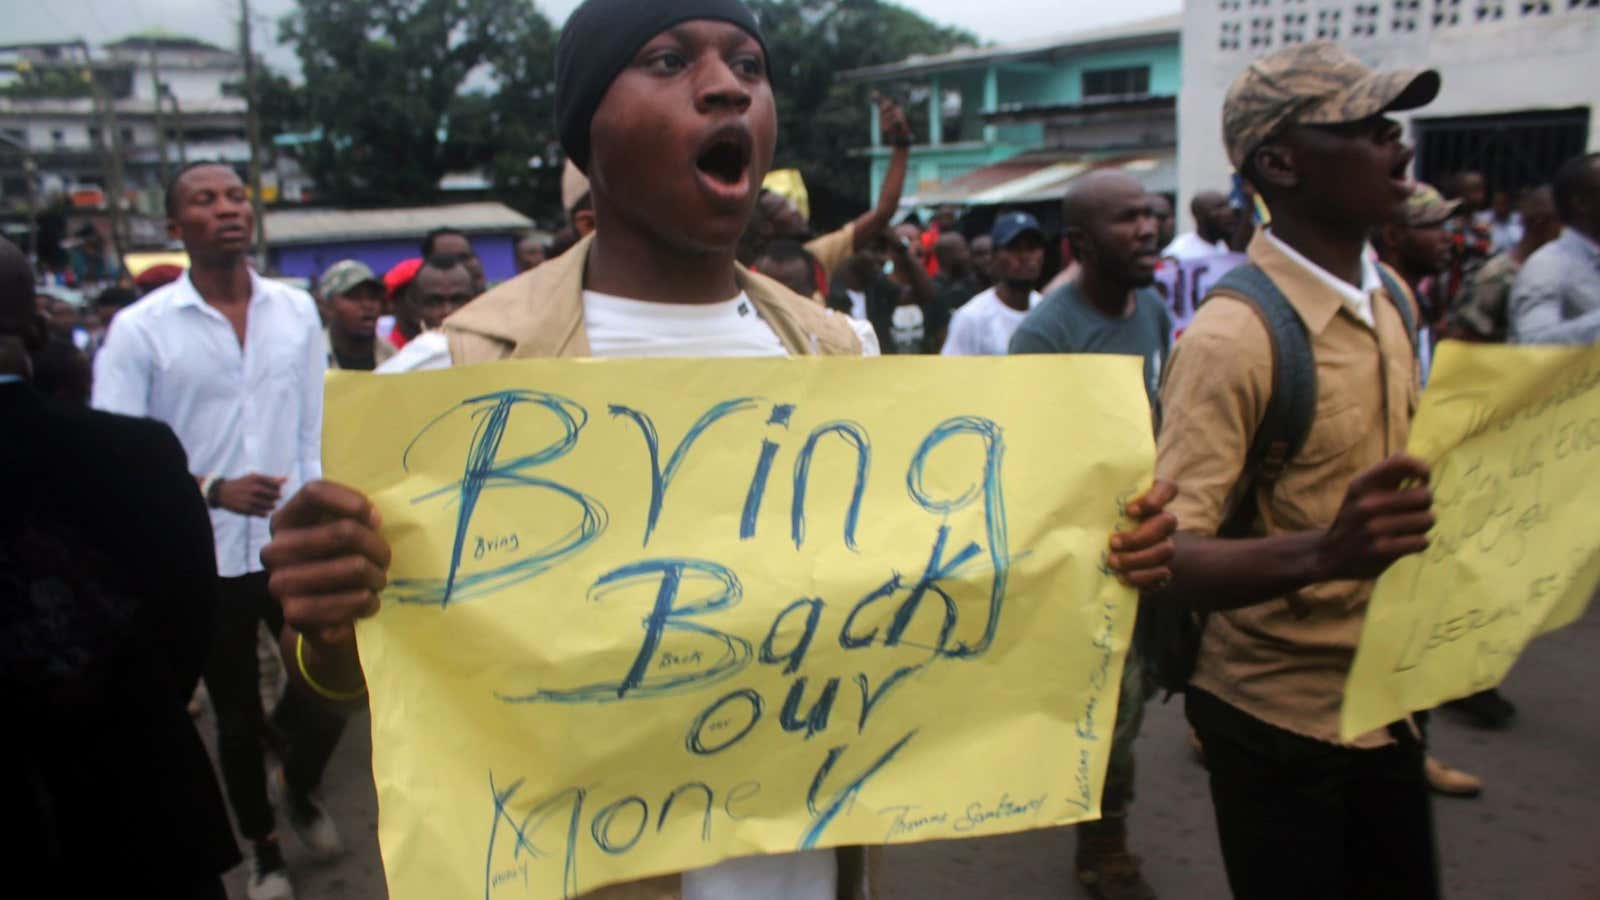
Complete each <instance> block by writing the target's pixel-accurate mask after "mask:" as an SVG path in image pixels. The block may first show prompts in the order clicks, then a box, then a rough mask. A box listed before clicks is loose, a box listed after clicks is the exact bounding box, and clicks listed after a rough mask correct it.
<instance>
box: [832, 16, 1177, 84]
mask: <svg viewBox="0 0 1600 900" xmlns="http://www.w3.org/2000/svg"><path fill="white" fill-rule="evenodd" d="M1182 29H1183V14H1182V13H1174V14H1172V15H1166V16H1156V17H1154V18H1149V19H1139V20H1136V21H1133V22H1124V23H1122V24H1121V25H1111V26H1107V27H1105V28H1091V29H1088V30H1086V31H1074V32H1069V33H1067V34H1057V35H1055V36H1053V37H1048V38H1038V39H1035V40H1031V41H1022V42H1019V43H1015V44H1004V45H1001V46H998V47H965V48H962V49H960V50H952V51H950V52H949V53H941V54H938V55H937V56H920V55H919V56H911V57H907V58H906V59H903V60H901V61H899V62H894V63H886V64H884V65H880V66H866V67H863V68H860V69H850V70H848V71H845V72H840V73H839V78H840V80H842V81H874V80H880V79H884V78H899V77H904V76H908V75H918V74H922V73H926V72H934V71H939V70H943V69H954V68H960V67H962V66H970V65H972V64H974V63H984V62H1001V61H1005V60H1012V59H1018V58H1026V57H1036V56H1050V55H1054V54H1057V53H1060V52H1062V51H1066V50H1084V49H1088V48H1090V47H1097V46H1100V45H1103V44H1118V43H1125V42H1129V41H1135V40H1139V39H1143V38H1155V37H1171V38H1172V39H1173V40H1174V41H1176V40H1177V39H1178V35H1179V32H1180V31H1182Z"/></svg>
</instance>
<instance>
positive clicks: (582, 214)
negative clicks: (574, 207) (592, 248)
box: [572, 209, 594, 237]
mask: <svg viewBox="0 0 1600 900" xmlns="http://www.w3.org/2000/svg"><path fill="white" fill-rule="evenodd" d="M572 228H573V230H574V231H576V232H578V236H579V237H588V236H589V235H591V234H593V233H594V210H592V209H580V210H578V211H577V212H575V213H573V214H572Z"/></svg>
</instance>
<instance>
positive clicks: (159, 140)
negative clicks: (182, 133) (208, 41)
mask: <svg viewBox="0 0 1600 900" xmlns="http://www.w3.org/2000/svg"><path fill="white" fill-rule="evenodd" d="M149 40H150V90H151V93H152V94H153V95H154V96H155V98H156V148H157V150H158V151H159V152H160V156H159V159H160V162H161V169H160V171H161V184H162V186H163V187H164V186H165V185H166V183H167V179H168V177H170V176H169V173H168V171H167V125H166V121H165V119H164V118H163V117H162V115H161V93H162V91H161V70H160V69H157V68H156V41H155V38H150V39H149Z"/></svg>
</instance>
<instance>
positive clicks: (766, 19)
mask: <svg viewBox="0 0 1600 900" xmlns="http://www.w3.org/2000/svg"><path fill="white" fill-rule="evenodd" d="M747 2H749V3H750V7H751V8H752V9H753V10H755V12H756V15H757V16H759V17H760V20H761V30H762V32H763V33H764V34H765V35H766V39H767V44H768V49H769V50H770V51H771V58H772V60H771V61H772V87H773V91H774V93H775V94H776V98H777V103H778V153H777V160H776V161H775V165H776V166H779V167H790V166H792V167H795V168H798V169H799V170H800V172H801V174H802V175H804V176H805V179H806V187H807V189H808V191H809V192H810V194H811V218H812V220H813V223H814V224H816V225H818V226H821V227H831V226H835V225H839V224H841V223H843V222H845V221H847V220H849V219H850V218H852V217H854V216H855V215H858V214H859V213H860V212H861V210H862V208H863V207H864V206H866V205H867V203H868V201H869V198H868V196H867V194H868V184H869V181H870V179H869V176H868V162H867V160H866V159H864V158H862V157H859V156H852V155H851V151H852V150H854V149H856V148H859V147H863V146H865V145H867V144H868V143H870V142H871V134H870V130H869V129H870V125H869V123H870V121H871V119H870V113H869V112H868V109H869V105H870V100H869V93H870V89H869V88H868V87H867V86H865V85H861V84H845V83H843V82H841V81H840V80H839V78H838V77H837V76H838V74H839V73H840V72H844V71H848V70H850V69H858V68H862V67H864V66H874V65H881V64H883V63H891V62H898V61H900V60H902V59H905V58H906V57H908V56H913V55H916V54H933V53H944V52H947V51H950V50H953V49H956V48H957V47H961V46H976V45H977V43H978V40H977V38H976V37H975V36H974V35H973V34H972V33H971V32H968V31H964V30H962V29H959V28H950V27H946V26H942V25H939V24H937V23H935V22H931V21H929V20H928V19H926V18H923V17H922V16H921V15H918V14H917V13H915V12H913V11H911V10H909V9H906V8H904V7H901V6H897V5H895V4H893V3H885V2H882V0H747ZM902 99H903V98H902ZM907 112H908V113H912V114H913V121H914V122H915V121H916V120H917V119H918V118H919V116H917V115H916V113H918V112H919V111H917V110H907ZM918 139H919V140H922V141H926V140H927V135H926V134H925V133H921V132H919V134H918Z"/></svg>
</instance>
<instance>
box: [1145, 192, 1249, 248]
mask: <svg viewBox="0 0 1600 900" xmlns="http://www.w3.org/2000/svg"><path fill="white" fill-rule="evenodd" d="M1189 212H1190V213H1192V214H1193V215H1194V231H1185V232H1184V233H1183V234H1180V235H1178V236H1177V237H1176V238H1174V239H1173V241H1172V243H1170V244H1168V245H1167V246H1166V249H1164V250H1162V251H1161V255H1162V256H1170V257H1173V258H1175V259H1177V260H1178V261H1179V262H1187V261H1189V260H1191V259H1200V258H1203V257H1207V256H1215V255H1216V254H1218V253H1227V252H1228V249H1229V248H1228V235H1230V234H1232V233H1233V225H1234V209H1233V204H1232V203H1229V202H1228V195H1227V194H1223V193H1221V192H1219V191H1201V192H1200V193H1198V194H1195V195H1194V199H1193V200H1190V201H1189Z"/></svg>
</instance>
